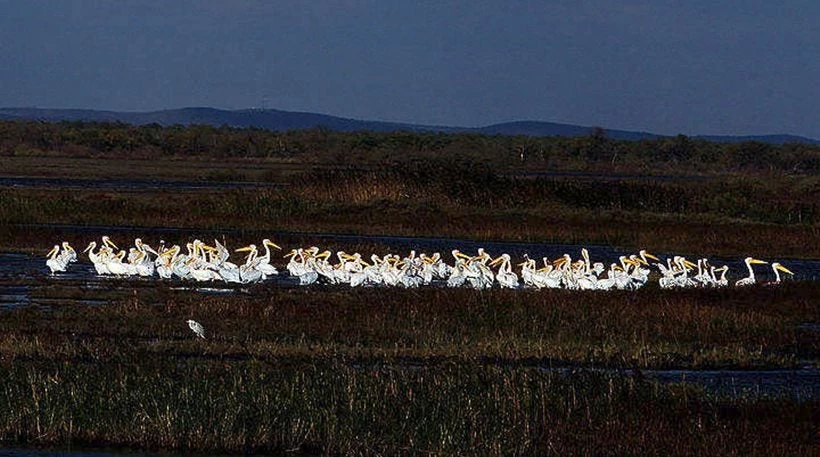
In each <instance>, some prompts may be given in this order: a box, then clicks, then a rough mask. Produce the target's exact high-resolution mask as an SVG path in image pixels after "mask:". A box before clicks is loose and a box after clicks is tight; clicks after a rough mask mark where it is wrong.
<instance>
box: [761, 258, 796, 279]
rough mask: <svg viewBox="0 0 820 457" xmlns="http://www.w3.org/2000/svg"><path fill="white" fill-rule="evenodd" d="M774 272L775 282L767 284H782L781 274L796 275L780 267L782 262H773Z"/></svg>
mask: <svg viewBox="0 0 820 457" xmlns="http://www.w3.org/2000/svg"><path fill="white" fill-rule="evenodd" d="M772 271H774V277H775V280H774V281H771V282H767V283H766V284H780V272H781V271H782V272H783V273H786V274H790V275H792V276H794V273H792V272H791V270H789V269H788V268H786V267H784V266H783V265H780V262H773V263H772Z"/></svg>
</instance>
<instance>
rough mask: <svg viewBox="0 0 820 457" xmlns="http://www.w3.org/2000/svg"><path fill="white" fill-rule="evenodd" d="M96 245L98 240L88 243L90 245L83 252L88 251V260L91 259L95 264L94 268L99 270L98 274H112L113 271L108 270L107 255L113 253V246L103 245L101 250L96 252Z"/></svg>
mask: <svg viewBox="0 0 820 457" xmlns="http://www.w3.org/2000/svg"><path fill="white" fill-rule="evenodd" d="M96 247H97V242H96V241H92V242H90V243H88V247H87V248H85V249H84V250H83V252H87V253H88V260H90V261H91V263H92V264H94V269H95V270H97V274H98V275H107V274H111V272H110V271H109V270H108V265H106V264H107V262H108V259H107V257H108V256H109V255H110V254H111V248H109V247H108V246H105V245H103V246H100V249H99V251H97V252H94V248H96Z"/></svg>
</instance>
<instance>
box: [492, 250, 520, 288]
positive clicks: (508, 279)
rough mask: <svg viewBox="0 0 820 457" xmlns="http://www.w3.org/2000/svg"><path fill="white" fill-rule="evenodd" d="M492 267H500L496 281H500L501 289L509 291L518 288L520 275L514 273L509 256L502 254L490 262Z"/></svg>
mask: <svg viewBox="0 0 820 457" xmlns="http://www.w3.org/2000/svg"><path fill="white" fill-rule="evenodd" d="M490 265H499V267H498V272H497V273H496V274H495V280H496V281H498V284H499V285H500V286H501V287H503V288H507V289H517V288H518V275H517V274H515V273H513V271H512V265H511V264H510V255H509V254H507V253H504V254H501V255H500V256H498V257H497V258H496V259H495V260H493V261H492V262H490Z"/></svg>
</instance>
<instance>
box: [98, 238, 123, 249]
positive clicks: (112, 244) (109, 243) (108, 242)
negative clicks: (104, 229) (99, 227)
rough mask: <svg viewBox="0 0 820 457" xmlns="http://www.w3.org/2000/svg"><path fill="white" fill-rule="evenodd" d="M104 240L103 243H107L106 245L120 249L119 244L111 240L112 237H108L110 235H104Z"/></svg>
mask: <svg viewBox="0 0 820 457" xmlns="http://www.w3.org/2000/svg"><path fill="white" fill-rule="evenodd" d="M102 240H103V244H105V245H106V246H109V247H112V248H114V249H119V248H118V247H117V245H116V244H114V242H113V241H111V238H108V235H103V237H102Z"/></svg>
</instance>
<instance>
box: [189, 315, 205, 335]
mask: <svg viewBox="0 0 820 457" xmlns="http://www.w3.org/2000/svg"><path fill="white" fill-rule="evenodd" d="M188 327H191V330H193V331H194V333H196V336H198V337H200V338H202V339H205V327H203V326H202V324H200V323H199V322H197V321H195V320H191V319H188Z"/></svg>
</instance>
